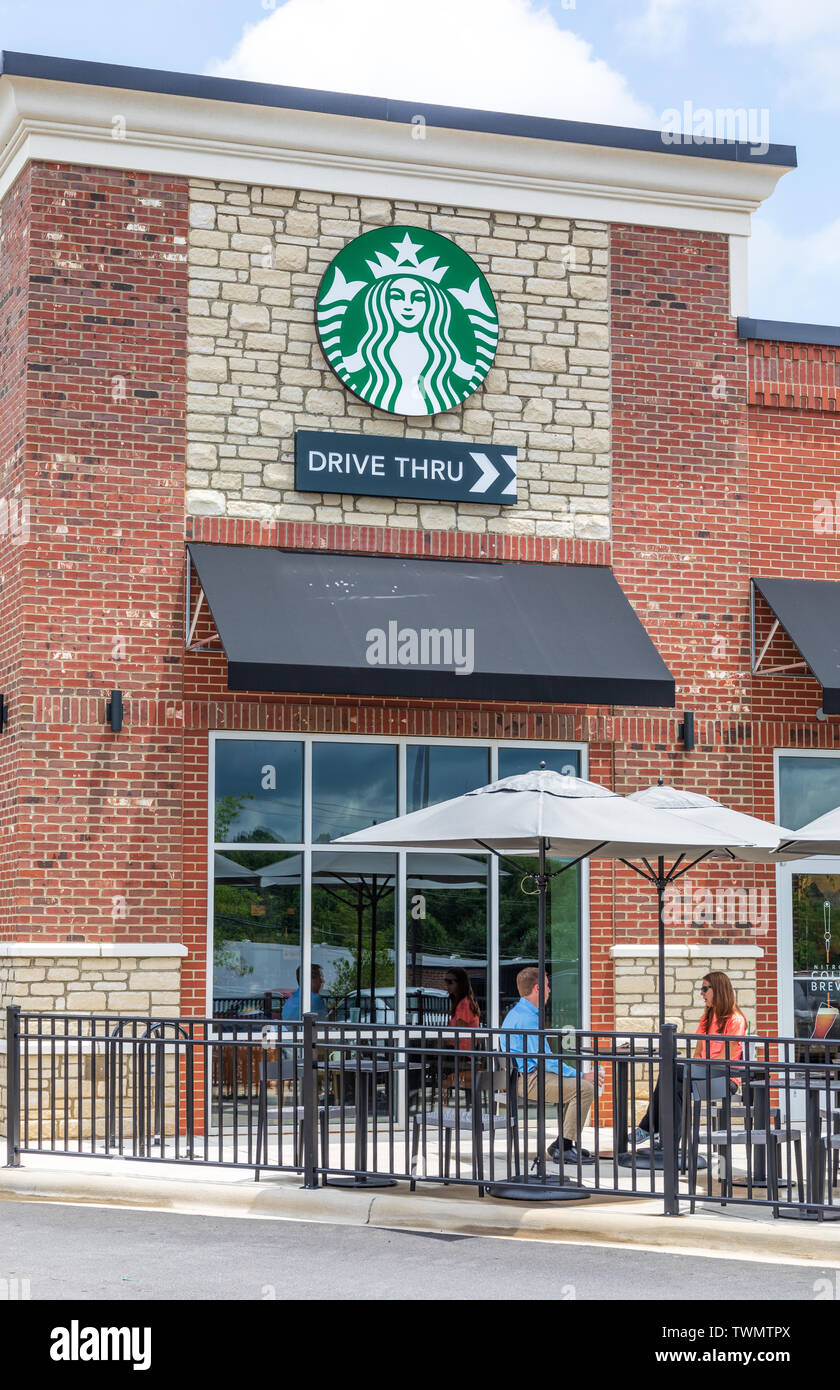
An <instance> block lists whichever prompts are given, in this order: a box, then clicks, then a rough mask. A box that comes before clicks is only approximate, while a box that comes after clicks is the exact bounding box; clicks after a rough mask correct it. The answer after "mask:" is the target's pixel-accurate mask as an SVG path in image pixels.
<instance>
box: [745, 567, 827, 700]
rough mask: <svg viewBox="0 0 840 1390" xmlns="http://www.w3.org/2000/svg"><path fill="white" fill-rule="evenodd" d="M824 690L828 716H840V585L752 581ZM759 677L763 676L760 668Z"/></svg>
mask: <svg viewBox="0 0 840 1390" xmlns="http://www.w3.org/2000/svg"><path fill="white" fill-rule="evenodd" d="M752 582H753V584H754V585H755V587H756V589H757V590H758V592H759V593H760V594H761V596H762V598H763V599H764V600H765V602H766V603H767V605H768V607H769V608H770V609H771V610H772V612H773V616H774V617H775V618H777V619H778V621H779V624H780V626H781V627H783V628H784V630H785V632H786V633H787V635H788V637H789V638H790V639H791V641H792V642H793V644H794V646H795V647H797V648H798V650H799V651H800V652H801V653H802V657H803V660H804V661H805V663H806V665H807V666H808V667H809V668H810V670H811V672H812V673H813V675H814V676H816V678H817V680H818V681H819V683H820V685H821V686H822V689H823V704H822V707H823V709H824V711H825V713H826V714H840V582H838V581H837V580H833V579H753V581H752ZM758 674H761V671H760V668H759V671H758Z"/></svg>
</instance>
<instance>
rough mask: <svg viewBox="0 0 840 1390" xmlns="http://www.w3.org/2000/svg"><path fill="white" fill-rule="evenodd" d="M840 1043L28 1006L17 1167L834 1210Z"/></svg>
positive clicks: (13, 1013) (19, 1055) (11, 1105)
mask: <svg viewBox="0 0 840 1390" xmlns="http://www.w3.org/2000/svg"><path fill="white" fill-rule="evenodd" d="M838 1051H840V1044H838V1043H837V1042H832V1041H822V1042H817V1041H815V1040H807V1041H803V1040H794V1039H790V1038H787V1039H785V1038H754V1037H749V1038H743V1039H741V1038H733V1037H725V1038H720V1039H713V1040H711V1041H710V1040H709V1039H707V1038H705V1037H704V1036H700V1035H686V1034H677V1033H676V1030H675V1029H674V1028H673V1027H671V1026H666V1027H665V1028H664V1029H663V1031H662V1033H631V1032H606V1031H600V1030H595V1031H593V1030H586V1029H561V1030H557V1029H546V1030H544V1031H542V1032H539V1031H535V1032H525V1033H518V1034H517V1033H513V1032H512V1031H509V1030H505V1029H504V1028H501V1029H490V1028H483V1027H478V1028H455V1027H452V1026H450V1025H446V1024H440V1023H436V1024H434V1025H430V1024H427V1023H420V1022H418V1023H406V1024H392V1023H384V1024H383V1023H378V1024H377V1023H370V1022H364V1021H361V1022H343V1021H341V1022H339V1021H324V1020H322V1019H319V1018H317V1017H316V1016H315V1015H314V1014H309V1015H307V1016H306V1017H305V1018H304V1019H303V1020H278V1019H276V1018H268V1019H266V1018H265V1017H263V1018H249V1017H247V1016H241V1017H234V1018H232V1017H231V1016H230V1015H228V1017H227V1018H225V1019H220V1018H218V1017H214V1018H166V1019H164V1018H148V1017H136V1018H114V1017H113V1016H105V1015H94V1014H52V1013H44V1014H39V1013H30V1012H22V1011H20V1010H19V1009H17V1008H15V1007H12V1008H9V1009H8V1010H7V1075H6V1082H7V1104H8V1116H9V1119H8V1132H7V1161H8V1163H9V1164H10V1165H16V1164H18V1163H20V1161H21V1157H22V1156H23V1155H26V1154H66V1155H76V1156H78V1155H81V1156H84V1157H87V1158H102V1159H108V1158H112V1159H113V1158H130V1159H140V1160H144V1161H148V1162H158V1163H190V1164H193V1165H196V1166H201V1165H210V1166H222V1167H245V1168H249V1169H251V1170H253V1172H254V1174H255V1177H256V1178H260V1177H261V1176H262V1175H267V1174H270V1173H289V1174H297V1175H299V1176H300V1178H301V1180H302V1182H303V1184H304V1186H307V1187H314V1186H317V1185H319V1184H322V1183H324V1184H328V1183H336V1184H346V1185H353V1186H359V1187H368V1186H378V1185H386V1184H388V1183H393V1182H407V1183H408V1184H409V1185H410V1187H411V1189H412V1190H414V1189H416V1188H417V1187H418V1186H421V1185H423V1184H428V1183H446V1184H451V1185H452V1186H453V1187H457V1186H459V1185H460V1186H471V1187H474V1188H477V1190H478V1192H479V1194H480V1195H484V1193H485V1191H487V1190H488V1189H489V1190H490V1191H491V1192H495V1191H498V1193H499V1195H503V1193H504V1185H505V1184H511V1183H515V1184H520V1185H521V1184H523V1183H524V1184H529V1183H530V1184H535V1185H539V1186H541V1187H547V1188H549V1189H550V1188H552V1187H554V1188H558V1189H559V1188H561V1187H565V1188H573V1189H574V1188H580V1189H582V1190H583V1194H584V1195H585V1193H586V1192H598V1193H603V1194H613V1195H615V1196H628V1197H629V1196H636V1197H648V1198H653V1199H656V1200H657V1201H658V1202H661V1203H662V1207H663V1210H664V1211H665V1212H666V1213H668V1214H672V1215H676V1214H678V1213H679V1212H680V1211H681V1210H686V1209H688V1210H691V1211H693V1210H694V1209H695V1207H696V1205H697V1204H698V1203H703V1204H704V1206H707V1207H708V1205H709V1204H712V1206H713V1207H714V1208H725V1207H726V1206H728V1205H730V1204H732V1205H733V1206H735V1205H751V1206H760V1207H765V1208H769V1209H770V1210H771V1211H772V1214H773V1215H796V1216H800V1217H806V1218H807V1217H815V1218H822V1217H826V1216H829V1217H830V1216H833V1215H834V1214H835V1213H836V1211H837V1209H838V1207H840V1202H838V1199H837V1195H836V1194H837V1191H838V1180H840V1060H838ZM710 1052H711V1054H712V1055H709V1053H710ZM541 1100H542V1103H543V1108H542V1116H543V1123H542V1124H541V1123H540V1103H541ZM541 1135H542V1136H544V1143H543V1145H542V1151H541V1150H540V1137H541Z"/></svg>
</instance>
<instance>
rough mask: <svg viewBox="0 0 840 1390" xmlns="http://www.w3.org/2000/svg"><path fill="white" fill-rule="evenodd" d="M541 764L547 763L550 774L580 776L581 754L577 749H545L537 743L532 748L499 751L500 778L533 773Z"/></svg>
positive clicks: (502, 749)
mask: <svg viewBox="0 0 840 1390" xmlns="http://www.w3.org/2000/svg"><path fill="white" fill-rule="evenodd" d="M540 763H545V765H546V768H547V769H548V771H549V772H562V773H565V775H566V776H567V777H568V776H569V774H571V775H572V776H574V777H579V776H580V753H579V751H578V750H577V749H576V748H543V747H541V746H540V744H538V743H537V744H534V745H532V746H531V747H522V748H519V747H517V748H500V749H499V776H500V777H515V776H517V774H519V773H522V772H533V771H535V769H536V768H538V767H539V765H540Z"/></svg>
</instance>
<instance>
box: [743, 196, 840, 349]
mask: <svg viewBox="0 0 840 1390" xmlns="http://www.w3.org/2000/svg"><path fill="white" fill-rule="evenodd" d="M750 286H751V290H750V313H751V314H752V315H753V316H754V317H755V318H767V319H787V320H788V321H790V322H793V323H825V322H827V321H828V322H836V319H837V314H836V311H834V310H831V309H829V310H828V312H827V309H826V306H832V305H837V304H840V218H836V219H835V220H834V221H833V222H829V223H828V224H827V225H826V226H824V227H820V228H818V229H817V230H816V231H814V232H809V233H807V234H802V235H799V234H796V233H790V232H784V231H782V230H781V229H780V228H779V227H778V226H777V225H776V223H775V222H774V221H773V219H772V218H771V217H769V216H768V215H767V213H766V212H765V211H764V210H763V209H762V210H761V211H759V212H757V213H756V214H755V216H754V218H753V224H752V237H751V239H750Z"/></svg>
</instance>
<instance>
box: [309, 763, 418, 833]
mask: <svg viewBox="0 0 840 1390" xmlns="http://www.w3.org/2000/svg"><path fill="white" fill-rule="evenodd" d="M396 814H397V749H396V747H395V746H394V745H393V744H390V745H389V744H377V743H315V744H313V746H312V839H313V841H314V842H315V843H316V844H325V843H329V841H330V840H335V839H337V838H338V837H339V835H349V834H350V833H351V832H352V831H354V830H364V829H365V828H366V827H367V826H369V825H374V824H377V823H378V822H379V821H383V820H390V819H391V818H392V817H393V816H395V815H396Z"/></svg>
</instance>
